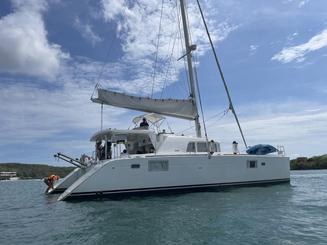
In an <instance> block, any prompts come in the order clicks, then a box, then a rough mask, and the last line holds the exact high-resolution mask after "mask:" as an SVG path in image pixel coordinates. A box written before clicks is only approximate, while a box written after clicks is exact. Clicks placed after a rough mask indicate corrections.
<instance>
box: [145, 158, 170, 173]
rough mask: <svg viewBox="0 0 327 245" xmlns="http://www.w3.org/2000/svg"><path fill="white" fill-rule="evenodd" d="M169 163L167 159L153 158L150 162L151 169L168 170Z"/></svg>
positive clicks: (149, 167)
mask: <svg viewBox="0 0 327 245" xmlns="http://www.w3.org/2000/svg"><path fill="white" fill-rule="evenodd" d="M168 167H169V163H168V161H167V160H151V161H149V162H148V170H149V171H168Z"/></svg>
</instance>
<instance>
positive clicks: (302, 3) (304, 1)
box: [299, 0, 309, 8]
mask: <svg viewBox="0 0 327 245" xmlns="http://www.w3.org/2000/svg"><path fill="white" fill-rule="evenodd" d="M307 3H309V0H302V1H301V2H300V3H299V8H302V7H303V6H304V5H306V4H307Z"/></svg>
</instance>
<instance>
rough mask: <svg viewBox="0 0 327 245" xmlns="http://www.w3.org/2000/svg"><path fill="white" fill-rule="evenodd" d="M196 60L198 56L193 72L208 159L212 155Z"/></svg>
mask: <svg viewBox="0 0 327 245" xmlns="http://www.w3.org/2000/svg"><path fill="white" fill-rule="evenodd" d="M195 59H196V56H195V55H194V60H193V67H194V68H193V70H194V76H195V82H196V89H197V90H198V97H199V104H200V109H201V116H202V123H203V131H204V135H205V138H206V142H207V151H208V157H209V158H210V156H211V155H210V151H209V140H208V133H207V127H206V123H205V120H204V112H203V106H202V100H201V93H200V88H199V81H198V73H197V69H196V65H195Z"/></svg>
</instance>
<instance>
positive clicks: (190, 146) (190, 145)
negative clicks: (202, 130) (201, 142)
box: [186, 142, 195, 152]
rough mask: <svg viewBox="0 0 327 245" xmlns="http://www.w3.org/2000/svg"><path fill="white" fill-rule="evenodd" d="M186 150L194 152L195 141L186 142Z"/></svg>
mask: <svg viewBox="0 0 327 245" xmlns="http://www.w3.org/2000/svg"><path fill="white" fill-rule="evenodd" d="M186 152H195V143H194V142H190V143H188V145H187V148H186Z"/></svg>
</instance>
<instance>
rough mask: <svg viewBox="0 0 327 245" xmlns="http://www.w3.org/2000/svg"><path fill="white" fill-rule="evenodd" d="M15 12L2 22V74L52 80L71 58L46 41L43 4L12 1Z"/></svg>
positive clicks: (39, 0)
mask: <svg viewBox="0 0 327 245" xmlns="http://www.w3.org/2000/svg"><path fill="white" fill-rule="evenodd" d="M12 2H13V6H14V12H13V13H11V14H8V15H6V16H4V17H2V18H1V19H0V71H2V72H8V73H18V74H25V75H34V76H43V77H49V78H53V77H54V76H55V75H56V74H57V72H58V70H59V68H60V63H61V60H62V59H66V58H68V54H66V53H64V52H62V51H61V47H60V46H59V45H57V44H54V43H49V41H48V40H47V31H46V30H45V27H44V23H43V19H42V12H43V11H44V10H45V9H46V8H47V4H46V1H42V0H37V1H33V0H26V1H23V0H13V1H12Z"/></svg>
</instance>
